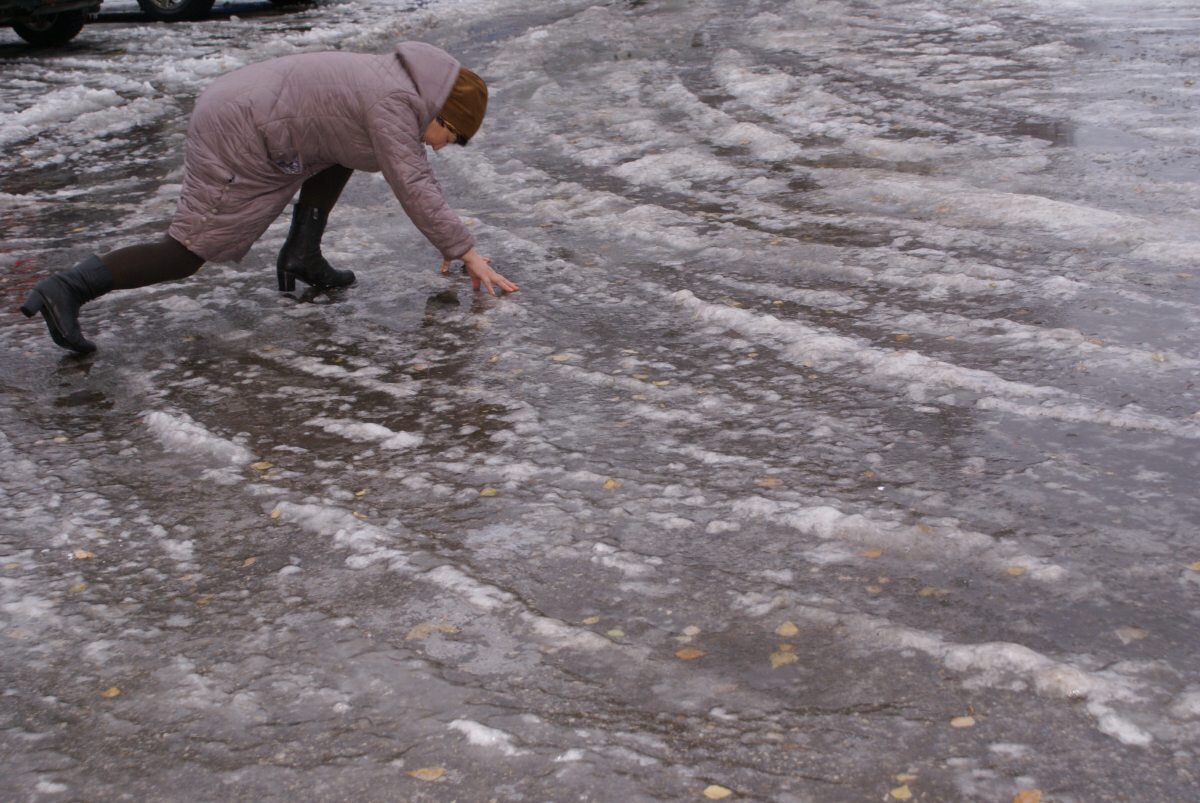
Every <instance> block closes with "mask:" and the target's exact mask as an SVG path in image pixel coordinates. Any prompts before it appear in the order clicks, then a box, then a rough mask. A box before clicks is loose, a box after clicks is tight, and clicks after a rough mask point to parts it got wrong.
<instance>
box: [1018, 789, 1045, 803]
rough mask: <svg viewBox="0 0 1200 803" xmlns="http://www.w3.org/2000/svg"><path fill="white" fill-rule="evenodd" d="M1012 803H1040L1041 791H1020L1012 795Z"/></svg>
mask: <svg viewBox="0 0 1200 803" xmlns="http://www.w3.org/2000/svg"><path fill="white" fill-rule="evenodd" d="M1012 803H1042V790H1041V789H1022V790H1021V791H1020V792H1017V793H1016V794H1015V795H1013V799H1012Z"/></svg>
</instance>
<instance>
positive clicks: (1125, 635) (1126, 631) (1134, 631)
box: [1116, 625, 1146, 644]
mask: <svg viewBox="0 0 1200 803" xmlns="http://www.w3.org/2000/svg"><path fill="white" fill-rule="evenodd" d="M1116 633H1117V638H1119V639H1120V640H1121V643H1122V644H1132V643H1133V642H1135V641H1141V640H1142V639H1144V638H1145V637H1146V631H1145V630H1142V629H1141V628H1140V627H1133V626H1132V625H1125V626H1124V627H1118V628H1117V630H1116Z"/></svg>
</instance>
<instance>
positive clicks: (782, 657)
mask: <svg viewBox="0 0 1200 803" xmlns="http://www.w3.org/2000/svg"><path fill="white" fill-rule="evenodd" d="M799 660H800V656H798V655H796V653H795V652H793V651H791V650H782V649H781V650H777V651H775V652H773V653H771V668H772V669H778V668H779V667H781V666H787V665H788V664H794V663H796V662H797V661H799Z"/></svg>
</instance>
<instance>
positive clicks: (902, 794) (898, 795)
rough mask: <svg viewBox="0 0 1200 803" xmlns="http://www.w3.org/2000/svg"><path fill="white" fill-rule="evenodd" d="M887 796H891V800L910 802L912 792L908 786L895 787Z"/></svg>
mask: <svg viewBox="0 0 1200 803" xmlns="http://www.w3.org/2000/svg"><path fill="white" fill-rule="evenodd" d="M888 794H889V795H891V796H892V799H893V800H912V790H911V789H909V788H908V784H903V785H902V786H897V787H896V788H895V789H893V790H891V791H890V792H888Z"/></svg>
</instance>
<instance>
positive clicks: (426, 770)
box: [408, 767, 446, 781]
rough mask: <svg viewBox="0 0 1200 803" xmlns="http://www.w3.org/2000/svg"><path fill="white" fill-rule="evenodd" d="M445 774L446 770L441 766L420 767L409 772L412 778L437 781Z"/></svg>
mask: <svg viewBox="0 0 1200 803" xmlns="http://www.w3.org/2000/svg"><path fill="white" fill-rule="evenodd" d="M445 774H446V771H445V770H444V769H442V768H441V767H420V768H418V769H415V770H409V772H408V775H409V777H410V778H416V779H417V780H418V781H436V780H437V779H438V778H441V777H442V776H443V775H445Z"/></svg>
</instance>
